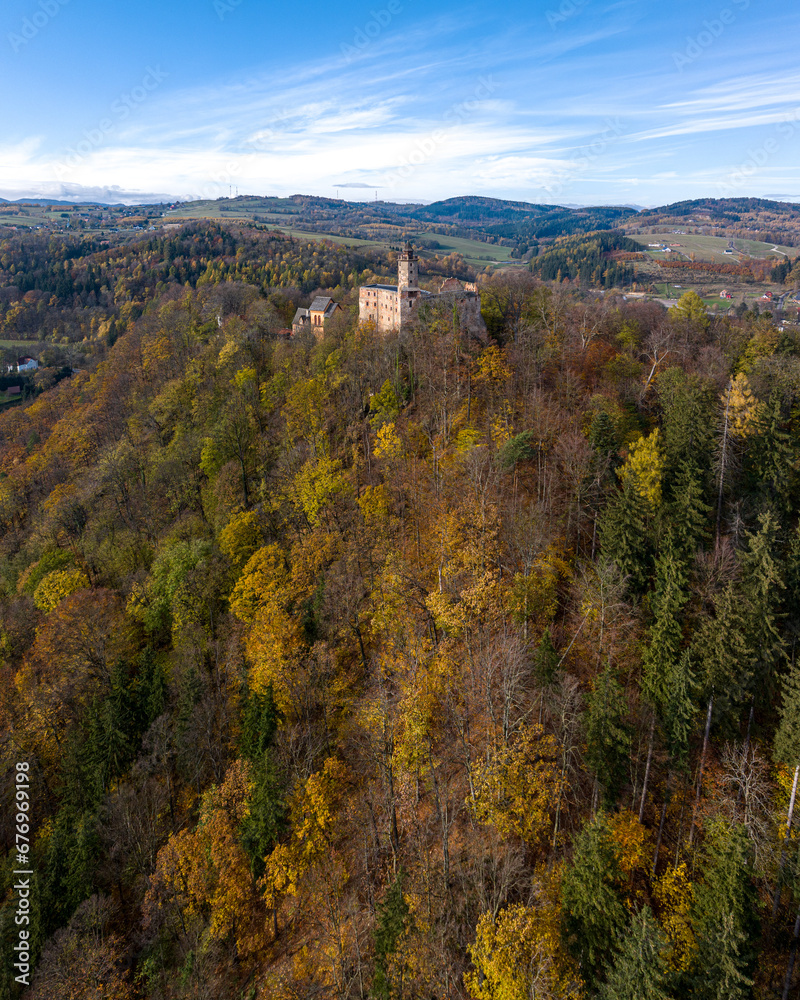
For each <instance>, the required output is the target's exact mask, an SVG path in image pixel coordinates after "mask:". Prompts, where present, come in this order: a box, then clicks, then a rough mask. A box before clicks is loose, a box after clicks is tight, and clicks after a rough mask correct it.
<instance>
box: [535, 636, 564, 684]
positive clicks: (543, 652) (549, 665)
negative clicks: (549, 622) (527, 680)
mask: <svg viewBox="0 0 800 1000" xmlns="http://www.w3.org/2000/svg"><path fill="white" fill-rule="evenodd" d="M559 659H560V657H559V655H558V650H557V649H556V647H555V646H554V645H553V639H552V637H551V635H550V629H549V628H546V629H545V630H544V635H543V636H542V641H541V642H540V643H539V645H538V647H537V649H536V660H535V663H536V677H537V679H538V681H539V683H540V684H552V683H553V681H554V680H555V676H556V670H557V669H558V662H559Z"/></svg>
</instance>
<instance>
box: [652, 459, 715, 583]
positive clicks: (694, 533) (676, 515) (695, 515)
mask: <svg viewBox="0 0 800 1000" xmlns="http://www.w3.org/2000/svg"><path fill="white" fill-rule="evenodd" d="M711 510H712V508H711V507H710V506H709V505H708V504H706V503H705V502H704V501H703V483H702V477H701V474H700V472H699V470H698V468H697V465H696V464H695V462H694V461H693V460H689V461H685V462H681V464H680V465H679V466H678V468H677V471H676V472H675V475H674V477H673V479H672V482H671V485H670V488H669V492H668V502H667V504H666V505H665V507H664V520H665V521H666V522H667V525H668V527H667V545H668V546H669V547H670V548H671V550H672V552H673V554H674V557H675V558H676V559H677V560H678V561H679V563H680V565H681V567H682V574H683V575H684V576H685V577H686V578H687V580H688V576H689V572H690V569H691V566H692V564H693V562H694V560H695V557H696V555H697V551H698V549H700V548H701V547H702V545H703V542H704V540H705V538H706V537H707V535H708V518H709V516H710V514H711Z"/></svg>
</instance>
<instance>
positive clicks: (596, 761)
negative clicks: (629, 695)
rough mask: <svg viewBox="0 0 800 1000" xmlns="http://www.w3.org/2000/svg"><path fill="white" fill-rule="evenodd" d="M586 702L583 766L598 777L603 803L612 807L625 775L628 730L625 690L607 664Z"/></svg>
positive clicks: (628, 741) (628, 752)
mask: <svg viewBox="0 0 800 1000" xmlns="http://www.w3.org/2000/svg"><path fill="white" fill-rule="evenodd" d="M586 700H587V710H586V713H585V716H584V727H585V731H586V762H587V763H588V764H589V766H590V767H591V768H592V770H593V771H594V772H595V774H596V775H597V780H598V781H599V782H600V785H601V786H602V788H603V797H604V799H605V800H606V801H607V802H609V803H613V802H615V801H616V799H617V795H618V794H619V789H620V786H621V785H622V784H623V782H624V781H625V778H626V775H627V770H628V761H629V759H630V752H631V730H630V727H629V726H628V724H627V723H626V721H625V720H626V717H627V714H628V701H627V699H626V697H625V689H624V688H623V687H622V685H621V684H620V683H619V681H618V680H617V676H616V672H615V671H614V670H613V668H612V667H611V665H610V664H609V665H608V666H606V668H605V670H604V671H603V672H602V673H601V674H600V675H599V676H598V677H597V679H596V680H595V686H594V690H593V691H592V693H591V694H590V695H589V696H588V697H587V699H586Z"/></svg>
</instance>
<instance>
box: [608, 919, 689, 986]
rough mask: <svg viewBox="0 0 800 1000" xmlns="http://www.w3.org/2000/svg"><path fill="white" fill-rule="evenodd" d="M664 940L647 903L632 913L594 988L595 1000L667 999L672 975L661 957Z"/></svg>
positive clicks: (662, 955)
mask: <svg viewBox="0 0 800 1000" xmlns="http://www.w3.org/2000/svg"><path fill="white" fill-rule="evenodd" d="M665 948H666V941H665V939H664V935H663V934H662V932H661V929H660V927H659V926H658V924H657V923H656V921H655V918H654V917H653V911H652V910H651V909H650V907H649V906H645V907H643V909H642V910H641V911H640V912H639V913H637V914H635V915H634V917H633V919H632V920H631V922H630V925H629V927H628V928H627V930H626V932H625V934H624V936H623V937H622V939H621V941H620V949H619V952H618V954H617V956H616V958H615V959H614V964H613V965H612V967H611V969H610V970H609V973H608V980H607V981H606V983H605V984H604V985H603V986H601V987H600V990H599V991H598V994H597V995H598V998H599V1000H671V997H672V993H671V992H670V986H671V985H672V979H673V976H672V975H671V974H670V971H669V969H668V967H667V963H666V962H665V960H664V950H665Z"/></svg>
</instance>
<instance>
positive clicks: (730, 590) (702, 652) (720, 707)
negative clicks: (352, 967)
mask: <svg viewBox="0 0 800 1000" xmlns="http://www.w3.org/2000/svg"><path fill="white" fill-rule="evenodd" d="M714 612H715V614H714V617H713V618H705V619H704V620H703V622H702V624H701V626H700V628H699V630H698V632H697V633H695V640H694V642H693V643H692V649H691V659H692V662H693V663H696V664H697V665H698V667H699V670H700V674H699V677H698V681H699V687H700V690H699V695H700V698H701V700H705V699H706V698H709V697H711V696H712V695H713V696H714V713H715V715H716V716H717V718H718V720H719V721H722V722H723V723H724V724H725V725H728V726H733V725H735V724H736V722H737V721H738V715H739V711H740V709H741V707H742V705H744V704H745V703H746V702H748V701H749V700H750V692H751V691H752V684H753V669H754V662H755V656H754V652H753V649H752V647H751V645H750V641H749V630H748V618H747V615H746V609H745V608H744V607H743V602H742V598H741V594H740V593H739V592H738V591H737V589H736V588H735V587H734V585H733V584H728V586H727V587H725V589H724V590H722V591H720V593H718V594H717V595H716V596H715V598H714Z"/></svg>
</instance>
